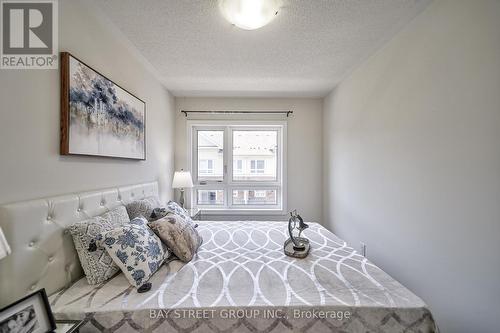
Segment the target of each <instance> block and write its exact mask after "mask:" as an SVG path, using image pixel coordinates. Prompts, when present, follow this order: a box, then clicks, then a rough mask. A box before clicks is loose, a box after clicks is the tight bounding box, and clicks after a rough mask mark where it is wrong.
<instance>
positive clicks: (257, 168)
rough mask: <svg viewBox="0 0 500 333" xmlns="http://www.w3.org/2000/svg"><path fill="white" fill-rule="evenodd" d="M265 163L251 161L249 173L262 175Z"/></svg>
mask: <svg viewBox="0 0 500 333" xmlns="http://www.w3.org/2000/svg"><path fill="white" fill-rule="evenodd" d="M265 164H266V161H264V160H251V161H250V165H251V167H250V173H264V169H265V167H264V166H265Z"/></svg>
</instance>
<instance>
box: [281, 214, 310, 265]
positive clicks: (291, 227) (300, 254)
mask: <svg viewBox="0 0 500 333" xmlns="http://www.w3.org/2000/svg"><path fill="white" fill-rule="evenodd" d="M307 228H309V226H308V225H307V224H305V223H304V220H303V219H302V217H301V216H300V215H299V214H297V210H293V211H291V212H290V219H289V220H288V234H289V235H290V238H288V239H287V240H286V241H285V244H284V250H285V254H286V255H287V256H290V257H294V258H305V257H306V256H307V254H308V253H309V250H310V248H311V246H310V245H309V240H308V239H307V238H305V237H301V234H302V231H304V230H305V229H307ZM294 234H296V235H294Z"/></svg>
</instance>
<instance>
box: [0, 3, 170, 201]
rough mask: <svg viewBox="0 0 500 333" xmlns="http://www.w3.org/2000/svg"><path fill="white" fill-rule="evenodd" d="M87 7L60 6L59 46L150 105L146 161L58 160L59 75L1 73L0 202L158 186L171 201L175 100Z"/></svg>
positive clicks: (2, 71) (35, 72) (165, 197)
mask: <svg viewBox="0 0 500 333" xmlns="http://www.w3.org/2000/svg"><path fill="white" fill-rule="evenodd" d="M111 31H112V30H111V29H110V27H109V26H107V25H106V23H105V22H103V21H102V20H101V19H100V18H99V16H95V15H94V14H93V11H92V10H90V11H89V10H88V7H87V5H82V4H81V3H79V2H78V1H75V0H64V1H59V46H60V50H61V51H69V52H71V53H72V54H74V55H75V56H76V57H78V58H80V59H81V60H83V61H84V62H86V63H87V64H89V65H90V66H92V67H94V68H95V69H96V70H98V71H100V72H101V73H103V74H104V75H106V76H108V77H109V78H111V79H112V80H113V81H115V82H116V83H118V84H120V85H121V86H123V87H124V88H126V89H127V90H129V91H130V92H132V93H134V94H135V95H137V96H139V97H140V98H141V99H143V100H144V101H145V102H146V108H147V111H146V126H147V128H146V135H147V138H146V140H147V160H146V161H130V160H120V159H110V158H94V157H80V156H60V155H59V110H60V109H59V71H57V70H24V71H23V70H0V108H1V109H0V136H1V138H0V152H1V159H2V160H1V162H0V203H5V202H11V201H17V200H24V199H30V198H36V197H41V196H46V195H55V194H64V193H68V192H74V191H81V190H91V189H97V188H104V187H109V186H115V185H124V184H135V183H140V182H144V181H152V180H159V181H160V190H161V194H162V197H163V198H164V199H167V198H170V197H171V196H172V190H171V186H170V185H171V177H172V174H173V155H174V154H173V142H174V126H173V121H174V117H173V112H174V111H173V110H174V99H173V97H172V96H171V95H170V93H169V92H168V91H166V90H165V89H164V88H163V86H162V85H161V84H160V83H159V82H158V80H156V78H155V77H154V76H153V75H152V74H151V73H150V72H149V71H148V70H147V67H146V66H145V65H144V64H143V62H142V61H141V60H140V58H138V57H137V56H136V55H135V54H134V53H133V52H131V50H130V48H129V47H128V46H127V44H126V43H125V41H122V40H121V39H120V36H117V35H115V34H113V33H112V32H111Z"/></svg>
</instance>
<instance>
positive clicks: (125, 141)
mask: <svg viewBox="0 0 500 333" xmlns="http://www.w3.org/2000/svg"><path fill="white" fill-rule="evenodd" d="M145 121H146V104H145V103H144V102H143V101H142V100H140V99H139V98H137V97H136V96H134V95H133V94H131V93H130V92H128V91H126V90H125V89H123V88H122V87H120V86H119V85H117V84H116V83H114V82H113V81H111V80H110V79H108V78H106V77H105V76H104V75H102V74H100V73H98V72H97V71H95V70H94V69H92V68H91V67H89V66H88V65H86V64H84V63H83V62H82V61H80V60H78V59H77V58H75V57H73V56H72V55H71V54H69V53H67V52H63V53H61V154H62V155H88V156H106V157H120V158H130V159H138V160H145V159H146V138H145V137H146V126H145Z"/></svg>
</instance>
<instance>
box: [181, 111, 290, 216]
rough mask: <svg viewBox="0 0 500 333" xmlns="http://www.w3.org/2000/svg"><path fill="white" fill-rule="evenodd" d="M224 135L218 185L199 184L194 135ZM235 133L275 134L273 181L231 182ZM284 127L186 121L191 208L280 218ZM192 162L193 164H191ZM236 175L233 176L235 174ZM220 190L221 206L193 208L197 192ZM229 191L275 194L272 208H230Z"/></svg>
mask: <svg viewBox="0 0 500 333" xmlns="http://www.w3.org/2000/svg"><path fill="white" fill-rule="evenodd" d="M200 130H201V131H206V130H214V131H217V130H222V131H224V154H223V159H224V167H223V169H224V170H223V180H222V181H212V180H210V181H209V180H206V181H199V180H198V170H197V167H198V165H197V163H198V160H197V154H198V151H197V140H198V138H197V131H200ZM234 130H236V131H239V130H249V131H251V130H254V131H259V130H276V131H277V132H278V138H277V139H278V152H277V155H276V156H277V161H276V162H277V163H276V168H277V170H276V179H275V180H272V181H246V180H244V181H240V180H233V161H232V153H233V152H232V141H233V131H234ZM286 143H287V123H286V121H221V120H211V121H209V120H205V121H203V120H188V121H187V148H188V154H187V156H188V168H191V170H190V171H191V175H192V177H193V184H194V187H193V188H192V189H191V191H190V193H189V194H190V195H189V197H190V198H189V200H190V202H191V207H195V208H199V209H203V214H208V215H211V214H213V215H252V214H253V215H284V214H285V212H286V208H287V207H286V204H287V186H286V185H287V184H286V174H287V173H286V171H287V163H286V161H287V144H286ZM193 162H194V163H193ZM236 175H237V174H236ZM198 189H206V190H224V205H222V206H218V207H216V206H207V205H198V204H197V192H196V191H197V190H198ZM233 189H234V190H238V189H242V190H276V191H277V198H276V200H277V204H276V205H252V206H251V207H249V206H248V205H247V206H244V205H235V204H233V192H232V191H233Z"/></svg>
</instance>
